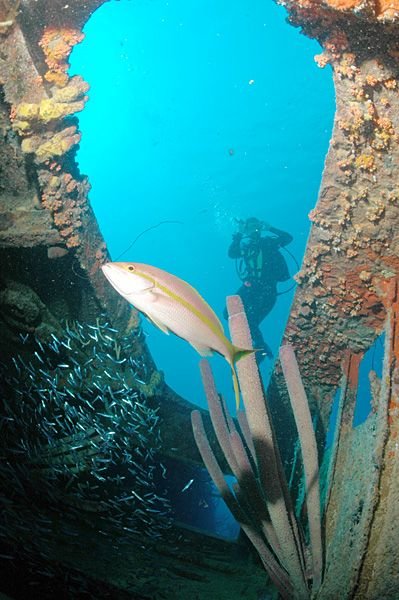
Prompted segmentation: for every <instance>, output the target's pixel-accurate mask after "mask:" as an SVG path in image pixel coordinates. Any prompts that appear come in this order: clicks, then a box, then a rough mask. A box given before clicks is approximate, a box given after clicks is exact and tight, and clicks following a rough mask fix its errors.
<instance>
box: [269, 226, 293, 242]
mask: <svg viewBox="0 0 399 600" xmlns="http://www.w3.org/2000/svg"><path fill="white" fill-rule="evenodd" d="M269 231H270V233H272V234H273V235H275V236H276V237H277V242H278V245H279V246H287V244H289V243H291V242H292V240H293V239H294V238H293V237H292V235H291V234H290V233H287V232H286V231H282V230H281V229H277V228H276V227H269Z"/></svg>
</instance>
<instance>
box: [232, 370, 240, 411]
mask: <svg viewBox="0 0 399 600" xmlns="http://www.w3.org/2000/svg"><path fill="white" fill-rule="evenodd" d="M231 374H232V376H233V388H234V396H235V399H236V409H237V410H238V409H239V408H240V386H239V384H238V377H237V373H236V368H235V366H234V363H233V364H232V365H231Z"/></svg>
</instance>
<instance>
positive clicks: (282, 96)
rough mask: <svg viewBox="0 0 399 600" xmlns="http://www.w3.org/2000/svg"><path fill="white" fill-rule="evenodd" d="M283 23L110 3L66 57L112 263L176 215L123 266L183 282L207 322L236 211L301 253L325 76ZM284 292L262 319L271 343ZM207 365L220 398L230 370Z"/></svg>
mask: <svg viewBox="0 0 399 600" xmlns="http://www.w3.org/2000/svg"><path fill="white" fill-rule="evenodd" d="M285 16H286V15H285V11H284V9H283V8H281V7H278V6H276V5H275V4H274V3H273V2H271V1H269V2H265V1H264V0H246V1H245V2H243V1H242V0H239V1H238V0H233V1H230V2H229V3H228V4H226V1H225V0H201V2H199V1H196V0H191V1H190V2H187V1H186V0H173V1H172V0H170V1H169V2H165V1H164V0H141V1H135V2H131V1H130V0H121V1H120V2H111V3H107V4H105V5H103V6H102V7H101V8H100V9H99V10H97V11H96V13H95V14H94V15H93V16H92V18H91V19H90V21H89V22H88V23H87V25H86V27H85V34H86V38H85V40H84V42H83V43H82V44H80V45H79V46H77V47H76V48H75V49H74V51H73V54H72V57H71V65H72V66H71V73H75V72H76V73H80V74H82V75H83V77H84V78H85V79H86V80H87V81H88V82H89V84H90V86H91V90H90V93H89V95H90V101H89V102H88V104H87V105H86V108H85V110H84V112H83V113H81V115H80V116H79V120H80V128H81V130H82V132H83V137H82V142H81V145H80V149H79V152H78V162H79V165H80V169H81V171H82V172H83V173H86V174H88V175H89V177H90V181H91V183H92V190H91V193H90V200H91V203H92V205H93V207H94V210H95V213H96V215H97V218H98V220H99V223H100V227H101V230H102V233H103V235H104V237H105V239H106V241H107V244H108V247H109V250H110V252H111V255H112V257H113V259H116V258H117V257H118V255H119V254H120V253H122V252H123V251H124V250H125V249H126V248H127V247H128V246H129V245H130V244H131V242H132V241H133V239H134V238H135V237H136V236H137V235H138V234H139V233H140V232H142V231H143V230H145V229H146V228H148V227H151V226H153V225H156V224H157V223H159V222H160V221H163V220H176V221H180V223H173V224H163V225H161V226H160V227H158V228H155V229H153V230H151V231H149V232H147V233H146V234H145V235H143V236H142V237H141V238H140V239H139V240H138V241H137V243H136V244H135V245H134V246H133V248H131V250H129V252H127V253H126V254H125V255H124V256H123V260H133V261H139V262H145V263H149V264H153V265H156V266H158V267H161V268H163V269H165V270H167V271H170V272H172V273H174V274H176V275H178V276H179V277H181V278H183V279H185V280H187V281H188V282H190V283H191V284H192V285H193V286H194V287H196V288H197V289H198V291H199V292H200V293H201V295H202V296H204V297H205V299H206V300H207V301H208V302H209V303H210V304H211V305H212V307H213V308H214V309H215V311H216V312H217V313H218V315H219V316H221V315H222V311H223V307H224V301H225V297H226V296H227V295H228V294H231V293H234V292H235V290H236V289H237V288H238V285H239V280H238V277H237V275H236V272H235V266H234V261H232V260H230V259H228V258H227V255H226V252H227V247H228V245H229V243H230V239H231V235H232V233H233V232H234V228H235V218H237V217H238V218H245V217H248V216H257V217H259V218H261V219H264V220H266V221H268V222H269V223H271V224H272V225H274V226H275V227H278V228H281V229H285V230H287V231H289V232H290V233H291V234H293V235H294V241H293V242H292V244H290V246H289V249H290V251H291V252H292V253H293V254H294V255H295V256H296V259H297V260H298V261H299V262H300V261H301V258H302V254H303V251H304V247H305V243H306V239H307V236H308V232H309V220H308V216H307V215H308V212H309V210H310V209H311V208H312V207H313V206H314V205H315V202H316V199H317V192H318V188H319V185H320V180H321V174H322V168H323V162H324V158H325V154H326V151H327V148H328V142H329V138H330V134H331V128H332V120H333V112H334V97H333V87H332V81H331V73H329V72H328V70H320V69H319V68H318V67H317V66H316V64H315V63H314V60H313V56H314V54H316V53H318V52H320V48H319V46H318V44H317V43H316V42H313V41H311V40H308V39H307V38H305V37H304V36H302V35H301V34H300V32H299V31H298V30H296V29H294V28H293V27H291V26H290V25H288V24H287V23H286V22H285ZM327 69H329V67H328V68H327ZM287 259H288V264H289V268H290V270H291V272H292V273H294V272H295V271H296V270H297V268H296V265H295V263H294V261H293V260H292V259H291V258H290V257H287ZM289 287H290V282H288V283H284V284H281V285H280V288H281V290H282V291H283V290H286V289H288V288H289ZM292 294H293V291H291V292H290V293H287V294H284V295H282V296H280V297H279V298H278V302H277V304H276V306H275V307H274V309H273V310H272V312H271V313H270V314H269V316H268V317H267V318H266V319H265V321H264V323H263V327H262V330H263V333H264V336H265V339H266V340H267V342H268V343H269V345H270V346H271V347H272V349H273V351H274V352H276V351H277V348H278V345H279V341H280V339H281V335H282V332H283V329H284V325H285V321H286V318H287V314H288V310H289V306H290V302H291V300H292ZM144 328H145V331H146V333H147V341H148V344H149V347H150V349H151V352H152V354H153V356H154V358H155V360H156V363H157V366H158V368H159V369H161V370H162V371H164V373H165V377H166V381H167V383H168V384H169V385H171V386H172V387H173V388H174V389H175V390H176V391H177V392H178V393H180V394H181V395H182V396H184V397H185V398H186V399H188V400H190V401H192V402H195V403H197V404H200V405H201V406H204V405H205V401H204V396H203V392H202V388H201V383H200V378H199V373H198V359H199V357H198V355H197V354H196V352H195V351H194V350H193V349H192V348H191V346H189V345H188V344H187V343H186V342H184V341H182V340H180V339H177V338H175V337H174V336H165V335H164V334H163V333H161V332H160V331H158V330H157V329H156V328H155V327H154V326H153V325H151V324H147V322H145V324H144ZM212 362H213V364H214V365H215V368H216V373H217V378H218V386H219V388H220V391H221V392H222V393H224V394H225V395H226V396H227V398H228V402H229V404H230V405H231V406H233V404H234V399H233V393H232V385H231V377H230V370H229V367H228V366H227V365H226V364H225V363H224V361H223V360H221V359H218V358H215V359H212ZM270 366H271V362H270V361H265V363H264V366H263V371H264V373H265V375H267V372H268V371H269V370H270Z"/></svg>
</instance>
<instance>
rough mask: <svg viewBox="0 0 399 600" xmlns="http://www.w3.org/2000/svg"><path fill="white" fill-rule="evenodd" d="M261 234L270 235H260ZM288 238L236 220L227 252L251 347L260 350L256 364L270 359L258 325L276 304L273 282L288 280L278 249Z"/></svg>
mask: <svg viewBox="0 0 399 600" xmlns="http://www.w3.org/2000/svg"><path fill="white" fill-rule="evenodd" d="M262 231H267V232H270V233H271V234H272V235H271V236H262ZM292 239H293V238H292V236H291V235H290V234H289V233H286V232H285V231H281V230H280V229H276V227H272V226H271V225H269V223H265V221H260V220H259V219H257V218H256V217H251V218H249V219H247V220H245V221H244V220H238V231H237V232H236V233H234V235H233V241H232V243H231V244H230V247H229V250H228V256H229V258H233V259H236V261H237V262H236V267H237V273H238V276H239V277H240V279H241V281H242V285H241V287H240V288H239V290H237V292H236V293H237V294H238V295H239V296H240V297H241V300H242V301H243V304H244V308H245V312H246V314H247V318H248V324H249V328H250V331H251V336H252V342H253V345H254V348H259V349H260V352H257V353H256V356H257V362H258V364H259V363H260V362H261V361H262V360H263V359H264V358H265V356H267V357H268V358H272V357H273V355H272V352H271V350H270V348H269V346H268V345H267V343H266V342H265V340H264V339H263V336H262V333H261V331H260V329H259V326H260V324H261V322H262V321H263V319H264V318H265V317H266V316H267V315H268V314H269V312H270V311H271V310H272V308H273V306H274V304H275V302H276V298H277V296H278V293H277V283H279V282H281V281H287V280H288V279H289V278H290V274H289V271H288V267H287V263H286V262H285V259H284V257H283V256H282V254H281V252H280V250H279V249H280V248H282V247H284V246H286V245H287V244H289V243H290V242H292ZM225 317H226V318H227V313H226V312H225Z"/></svg>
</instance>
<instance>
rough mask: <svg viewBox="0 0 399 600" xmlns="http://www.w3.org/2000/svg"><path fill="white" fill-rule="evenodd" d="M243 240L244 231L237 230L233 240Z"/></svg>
mask: <svg viewBox="0 0 399 600" xmlns="http://www.w3.org/2000/svg"><path fill="white" fill-rule="evenodd" d="M241 240H242V233H240V232H239V231H237V233H233V242H237V243H238V242H240V241H241Z"/></svg>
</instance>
